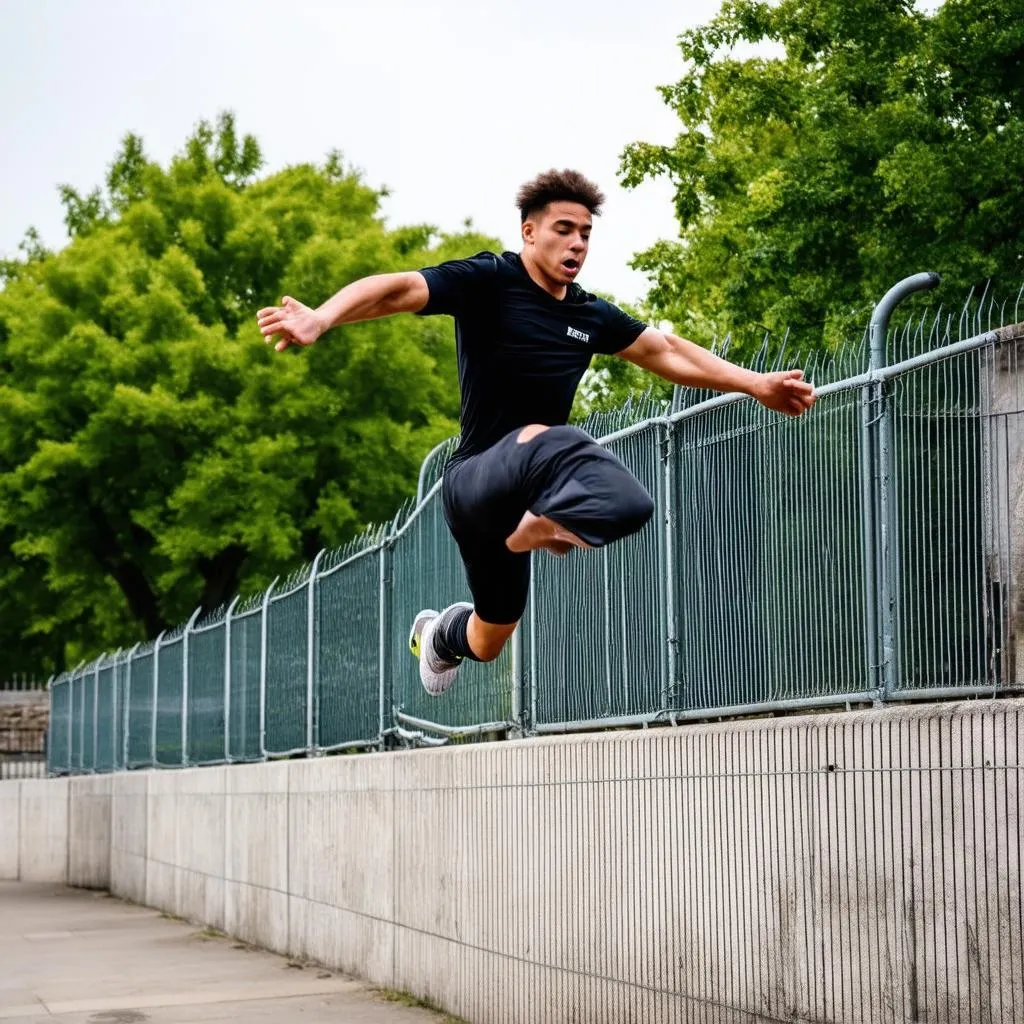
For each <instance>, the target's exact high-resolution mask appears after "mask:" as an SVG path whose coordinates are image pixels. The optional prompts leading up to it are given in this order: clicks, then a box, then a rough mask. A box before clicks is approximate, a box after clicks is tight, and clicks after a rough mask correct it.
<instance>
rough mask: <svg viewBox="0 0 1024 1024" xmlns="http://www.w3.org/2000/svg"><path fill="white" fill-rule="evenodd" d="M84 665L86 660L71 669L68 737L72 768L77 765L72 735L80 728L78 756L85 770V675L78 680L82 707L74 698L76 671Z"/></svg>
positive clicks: (80, 765) (69, 762)
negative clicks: (83, 755)
mask: <svg viewBox="0 0 1024 1024" xmlns="http://www.w3.org/2000/svg"><path fill="white" fill-rule="evenodd" d="M84 667H85V662H84V661H80V662H79V663H78V664H77V665H76V666H75V667H74V668H73V669H72V670H71V676H70V680H71V682H70V685H71V693H70V695H69V696H68V703H69V705H70V707H71V718H72V722H71V728H69V729H68V737H69V739H68V745H69V757H68V764H69V765H70V766H71V768H74V767H75V763H74V753H75V746H74V742H73V741H72V739H71V737H72V736H74V733H75V729H77V730H78V757H79V761H80V763H79V765H78V767H79V769H80V770H82V771H84V770H85V769H84V767H83V766H84V763H85V762H84V760H83V759H82V752H83V751H84V750H85V676H84V675H83V676H82V678H81V679H80V680H79V681H78V688H79V690H80V691H81V693H80V695H79V699H78V703H79V704H80V705H81V707H78V708H76V707H75V703H74V700H75V685H74V684H75V673H76V672H78V671H79V670H80V669H83V668H84Z"/></svg>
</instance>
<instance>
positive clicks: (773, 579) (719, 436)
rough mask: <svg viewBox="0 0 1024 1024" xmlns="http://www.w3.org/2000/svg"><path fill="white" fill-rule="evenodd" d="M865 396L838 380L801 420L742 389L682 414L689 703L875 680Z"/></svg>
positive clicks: (683, 691) (681, 570)
mask: <svg viewBox="0 0 1024 1024" xmlns="http://www.w3.org/2000/svg"><path fill="white" fill-rule="evenodd" d="M860 410H861V406H860V402H859V397H858V394H857V393H856V392H840V393H838V394H832V395H827V396H825V397H824V398H822V399H821V400H820V401H819V405H818V408H817V409H816V411H815V415H814V416H813V417H811V418H807V419H802V420H797V421H790V420H783V419H781V418H780V417H778V416H773V415H772V414H770V413H767V412H766V411H765V410H764V409H762V408H761V407H760V406H757V405H755V404H754V403H753V402H749V401H744V402H737V403H734V404H731V405H727V406H724V407H721V408H718V409H715V410H713V411H710V412H708V413H706V414H704V415H702V416H694V417H692V418H687V419H682V420H680V421H679V422H678V423H677V425H676V437H675V446H674V447H675V452H674V458H675V478H674V498H673V513H674V521H675V522H674V527H675V528H674V531H673V543H674V550H673V565H674V568H673V572H674V576H675V635H676V638H677V648H676V677H677V681H678V690H677V693H676V698H675V700H676V706H677V707H678V708H679V709H680V710H690V709H698V708H717V707H728V706H730V705H733V706H735V705H751V704H762V703H769V702H774V701H781V700H791V699H794V698H808V697H816V696H823V695H826V694H828V695H832V694H854V693H857V692H860V691H863V690H865V689H866V688H867V686H868V682H869V681H868V675H867V671H866V666H865V656H864V600H865V598H864V577H863V551H862V543H863V539H862V535H861V529H862V525H861V515H860V496H861V476H860V441H859V437H860V434H859V431H860Z"/></svg>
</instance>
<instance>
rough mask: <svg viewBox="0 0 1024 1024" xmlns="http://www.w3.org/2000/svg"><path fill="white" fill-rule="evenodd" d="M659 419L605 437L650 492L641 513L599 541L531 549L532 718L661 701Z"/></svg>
mask: <svg viewBox="0 0 1024 1024" xmlns="http://www.w3.org/2000/svg"><path fill="white" fill-rule="evenodd" d="M664 434H665V427H664V425H656V426H652V427H648V428H647V429H644V430H641V431H638V432H636V433H634V434H630V435H628V436H626V437H624V438H621V439H619V440H615V441H612V442H611V443H610V444H609V445H608V446H607V447H608V449H609V451H612V452H614V454H615V455H617V456H618V457H619V458H620V459H621V460H622V461H623V463H624V464H625V465H626V466H627V468H629V469H630V471H631V472H632V473H633V474H634V475H635V476H636V477H637V479H638V480H640V482H641V483H642V484H643V485H644V487H646V488H647V491H648V493H649V494H650V495H651V497H652V498H653V499H654V500H655V506H656V507H655V512H654V515H653V516H652V518H651V521H650V522H649V523H648V524H647V525H646V526H645V527H644V528H643V529H642V530H640V531H639V532H638V533H636V534H634V535H633V536H632V537H628V538H626V539H625V540H623V541H620V542H617V543H616V544H613V545H610V546H608V547H606V548H603V549H602V550H600V551H571V552H570V553H569V554H568V555H567V556H566V557H565V558H555V557H553V556H551V555H549V554H548V553H547V552H537V553H535V554H534V557H533V574H534V580H533V589H532V602H531V607H532V616H533V617H532V630H531V632H530V637H531V642H530V644H529V650H530V657H529V665H530V676H531V678H532V680H533V685H534V701H535V704H534V714H535V720H536V722H537V723H538V724H544V723H551V722H572V721H580V720H584V719H595V718H606V717H609V716H622V715H635V714H653V713H656V712H658V711H659V710H661V709H662V708H664V707H666V706H667V705H666V699H667V694H666V683H667V660H666V659H667V645H666V639H665V601H664V594H665V591H664V588H665V570H664V546H665V545H664V522H665V504H664V493H663V491H664V488H663V486H662V479H661V478H662V461H661V451H662V444H661V442H662V440H663V438H664Z"/></svg>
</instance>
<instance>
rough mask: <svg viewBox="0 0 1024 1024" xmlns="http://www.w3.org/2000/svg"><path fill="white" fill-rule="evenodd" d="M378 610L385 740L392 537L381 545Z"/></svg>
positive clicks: (380, 731) (380, 723)
mask: <svg viewBox="0 0 1024 1024" xmlns="http://www.w3.org/2000/svg"><path fill="white" fill-rule="evenodd" d="M377 596H378V599H379V600H378V612H379V619H380V630H379V633H378V637H377V641H378V642H377V669H378V672H379V677H378V678H379V684H380V686H379V695H378V701H377V704H378V707H377V740H378V742H379V743H381V744H383V742H384V732H385V729H390V728H391V721H392V717H393V709H392V708H391V707H390V706H389V705H390V704H391V691H390V689H389V687H388V682H389V680H388V661H389V657H388V651H389V650H390V647H391V645H390V644H389V642H388V641H389V640H390V639H391V636H390V633H391V543H390V537H384V538H383V540H382V541H381V545H380V577H379V589H378V595H377ZM386 705H388V707H387V716H388V720H387V724H385V722H384V714H385V706H386Z"/></svg>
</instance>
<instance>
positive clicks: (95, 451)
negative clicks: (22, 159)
mask: <svg viewBox="0 0 1024 1024" xmlns="http://www.w3.org/2000/svg"><path fill="white" fill-rule="evenodd" d="M261 162H262V159H261V156H260V151H259V147H258V145H257V143H256V140H255V139H253V138H252V137H251V136H245V137H244V138H241V139H240V138H239V136H238V134H237V132H236V129H235V124H234V120H233V118H232V117H231V116H230V115H223V116H222V117H221V118H220V120H219V122H218V124H217V125H216V126H215V127H214V126H211V125H209V124H207V123H205V122H204V123H201V124H200V125H199V127H198V128H197V130H196V132H195V133H194V135H193V136H192V137H191V138H190V139H188V141H187V143H186V146H185V149H184V152H183V153H181V154H180V155H179V156H178V157H176V158H175V159H174V160H173V161H172V162H171V164H170V166H169V167H166V168H163V167H160V166H159V165H157V164H155V163H154V162H152V161H150V160H148V159H147V158H146V156H145V153H144V150H143V146H142V142H141V140H140V139H138V138H137V137H136V136H132V135H129V136H127V137H126V139H125V140H124V144H123V146H122V148H121V151H120V152H119V153H118V154H117V156H116V158H115V160H114V162H113V164H112V165H111V168H110V171H109V174H108V176H107V181H106V185H105V188H104V189H103V190H99V189H97V190H95V191H94V192H92V193H90V194H89V195H87V196H85V197H83V196H81V195H79V194H78V193H76V192H75V191H74V190H73V189H71V188H69V187H64V188H62V190H61V193H62V198H63V202H64V206H65V210H66V222H67V226H68V230H69V233H70V235H71V242H70V244H69V245H68V246H67V247H66V248H65V249H63V250H62V251H61V252H59V253H55V254H49V253H46V252H45V251H44V250H42V249H41V247H40V246H39V245H38V240H37V239H33V238H32V237H31V236H30V238H29V240H28V243H27V246H26V247H25V256H26V258H25V259H24V260H21V261H9V262H8V263H6V264H5V265H4V267H3V268H2V269H3V275H4V279H5V280H6V285H5V287H4V289H3V291H2V292H0V367H2V369H3V377H2V378H0V470H2V472H0V534H2V537H3V539H4V540H6V541H7V544H6V545H5V547H4V549H3V550H4V554H3V555H2V556H0V615H2V619H0V649H2V650H3V652H4V653H3V655H2V656H0V674H2V673H3V672H4V671H11V670H14V669H16V668H34V669H37V670H38V668H40V667H41V665H45V666H46V667H47V668H50V669H56V668H60V667H62V665H63V663H64V661H65V660H66V659H74V658H76V657H77V656H78V655H79V654H82V655H89V654H91V653H94V652H95V651H97V650H99V649H102V648H104V647H106V648H113V647H116V646H118V645H126V644H128V643H130V642H133V641H134V640H137V639H142V638H144V637H146V636H153V635H154V634H155V633H156V632H158V631H159V630H160V629H162V628H164V627H165V626H167V625H168V624H172V623H175V622H179V621H181V620H183V619H184V618H186V617H187V615H188V613H189V612H190V611H191V609H192V608H194V607H196V606H197V605H199V604H201V605H203V606H204V607H205V608H208V609H209V608H213V607H214V606H216V605H218V604H220V603H222V602H224V601H225V600H227V599H229V598H230V597H231V596H232V594H234V593H235V592H236V591H237V590H238V589H239V588H240V587H241V586H242V585H243V584H244V585H245V586H246V587H247V588H249V589H252V588H255V587H258V586H262V585H265V584H267V583H269V581H270V579H271V578H272V577H273V576H274V575H276V574H278V573H280V572H282V571H283V570H285V569H286V568H292V567H294V565H295V564H296V563H297V562H298V561H300V560H301V559H303V558H311V557H312V556H313V554H314V553H315V552H316V551H317V550H318V549H319V548H320V547H324V546H331V545H335V544H338V543H340V542H342V541H344V540H346V539H347V538H348V537H350V536H352V535H353V534H354V533H355V532H356V531H358V530H359V529H360V528H362V527H363V526H364V525H365V524H367V523H369V522H373V521H381V520H383V519H385V518H387V517H389V516H390V515H391V514H392V512H393V511H394V509H395V508H396V506H397V505H398V504H399V503H400V501H401V500H402V499H403V498H404V497H406V496H407V495H408V494H409V493H410V492H411V490H412V489H413V487H414V485H415V480H416V473H417V470H418V468H419V463H420V459H421V458H422V456H423V455H424V454H425V453H426V452H427V451H428V450H429V449H430V448H431V447H432V446H433V445H434V444H436V443H437V442H438V441H439V440H441V439H442V438H444V437H446V436H448V435H450V434H452V433H454V432H456V431H457V429H458V428H457V415H458V387H457V380H456V367H455V359H454V343H453V338H452V332H451V329H450V325H448V324H447V323H443V322H439V321H437V320H428V319H423V320H421V319H419V318H415V317H403V318H396V319H391V320H386V321H377V322H373V323H369V324H360V325H355V326H351V327H347V328H346V329H345V331H344V334H343V335H342V336H337V335H339V334H340V332H330V333H329V334H328V335H326V336H325V338H324V339H323V340H322V341H321V343H319V344H318V345H316V346H315V347H314V348H313V349H311V350H308V351H305V352H302V353H295V354H292V353H289V354H288V355H283V356H282V355H280V354H275V353H274V352H273V351H272V349H271V348H270V347H269V346H266V345H264V344H263V343H262V340H261V339H260V337H259V334H258V331H257V329H256V324H255V312H256V310H257V308H259V307H260V306H263V305H267V304H270V303H273V302H276V301H279V299H280V296H281V295H282V294H283V293H290V294H294V295H296V296H298V297H300V298H302V299H303V300H304V301H309V302H319V301H322V300H323V299H324V298H326V297H327V296H328V295H330V294H331V293H332V292H333V291H335V290H336V289H337V288H338V287H340V285H341V284H343V283H345V282H346V281H350V280H352V279H354V278H357V277H360V276H362V275H365V274H369V273H376V272H383V271H388V270H397V269H407V268H409V267H411V266H421V265H424V264H427V263H432V262H436V261H437V260H438V259H443V258H447V257H449V256H455V255H464V254H466V253H467V252H472V251H477V250H479V249H482V248H487V247H493V245H494V244H495V243H494V242H493V241H492V240H490V239H486V238H482V237H481V236H479V235H476V234H474V233H473V232H471V231H466V232H465V233H464V234H462V235H459V236H454V237H441V238H439V237H438V236H437V233H436V232H435V231H434V230H433V229H432V228H430V227H428V226H413V227H405V228H399V229H395V230H388V229H387V228H386V227H385V225H384V224H383V222H382V220H381V218H380V216H379V212H378V207H379V200H380V197H381V193H380V192H378V191H375V190H374V189H372V188H369V187H368V186H367V185H366V184H364V183H363V181H362V180H361V178H360V176H359V175H358V174H357V173H356V172H354V171H352V170H350V169H346V168H344V167H343V165H342V162H341V160H340V158H339V156H338V155H337V154H332V155H331V156H330V157H329V159H328V160H327V162H326V164H325V165H324V166H322V167H314V166H309V165H302V166H295V167H290V168H288V169H286V170H284V171H281V172H280V173H278V174H275V175H273V176H270V177H265V178H262V179H260V178H259V177H258V176H257V175H258V171H259V168H260V166H261ZM4 662H6V664H5V663H4Z"/></svg>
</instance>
